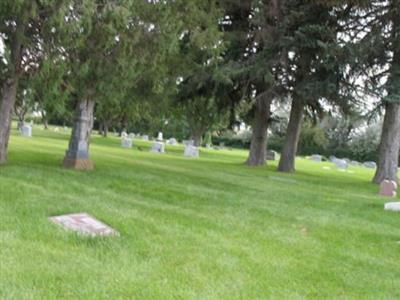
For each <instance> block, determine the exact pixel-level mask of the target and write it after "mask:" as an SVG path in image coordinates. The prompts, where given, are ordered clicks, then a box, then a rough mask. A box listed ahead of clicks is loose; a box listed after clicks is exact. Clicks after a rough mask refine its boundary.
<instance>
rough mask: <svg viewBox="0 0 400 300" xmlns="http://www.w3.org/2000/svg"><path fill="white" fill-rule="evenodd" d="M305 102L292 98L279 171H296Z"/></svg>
mask: <svg viewBox="0 0 400 300" xmlns="http://www.w3.org/2000/svg"><path fill="white" fill-rule="evenodd" d="M303 114H304V104H303V102H302V101H300V100H298V99H293V100H292V108H291V110H290V117H289V124H288V128H287V131H286V138H285V144H284V146H283V149H282V154H281V158H280V160H279V165H278V171H279V172H294V171H295V159H296V154H297V146H298V143H299V137H300V131H301V122H302V120H303Z"/></svg>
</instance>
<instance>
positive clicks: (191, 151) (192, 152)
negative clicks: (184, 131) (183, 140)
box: [183, 145, 199, 157]
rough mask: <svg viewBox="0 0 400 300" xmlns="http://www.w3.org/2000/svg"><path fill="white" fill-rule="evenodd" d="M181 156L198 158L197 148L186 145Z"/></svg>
mask: <svg viewBox="0 0 400 300" xmlns="http://www.w3.org/2000/svg"><path fill="white" fill-rule="evenodd" d="M183 155H184V156H186V157H199V148H198V147H195V146H192V145H186V146H185V151H184V153H183Z"/></svg>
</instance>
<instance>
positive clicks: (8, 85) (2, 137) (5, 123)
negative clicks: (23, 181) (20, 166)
mask: <svg viewBox="0 0 400 300" xmlns="http://www.w3.org/2000/svg"><path fill="white" fill-rule="evenodd" d="M32 2H33V1H32ZM32 2H31V3H30V2H28V3H29V4H32ZM30 12H31V7H30V5H28V6H27V7H26V8H25V10H24V14H23V16H22V18H21V20H20V21H19V22H17V26H16V29H15V31H14V33H13V34H12V35H11V37H10V61H9V63H8V66H7V68H8V69H9V70H8V72H7V73H6V76H7V78H6V80H5V82H4V85H3V91H2V92H3V94H2V99H1V102H0V164H4V163H6V161H7V151H8V141H9V139H10V130H11V114H12V109H13V107H14V105H15V100H16V97H17V90H18V82H19V78H20V76H21V73H22V68H21V60H22V40H23V36H24V32H25V26H26V24H27V22H28V18H29V14H30Z"/></svg>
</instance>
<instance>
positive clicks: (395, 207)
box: [385, 202, 400, 211]
mask: <svg viewBox="0 0 400 300" xmlns="http://www.w3.org/2000/svg"><path fill="white" fill-rule="evenodd" d="M385 210H391V211H400V202H388V203H385Z"/></svg>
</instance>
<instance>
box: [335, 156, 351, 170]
mask: <svg viewBox="0 0 400 300" xmlns="http://www.w3.org/2000/svg"><path fill="white" fill-rule="evenodd" d="M333 163H334V164H335V165H336V167H337V168H338V169H340V170H346V169H347V168H348V166H349V165H348V164H347V162H346V161H345V160H344V159H338V158H336V159H335V160H334V161H333Z"/></svg>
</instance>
